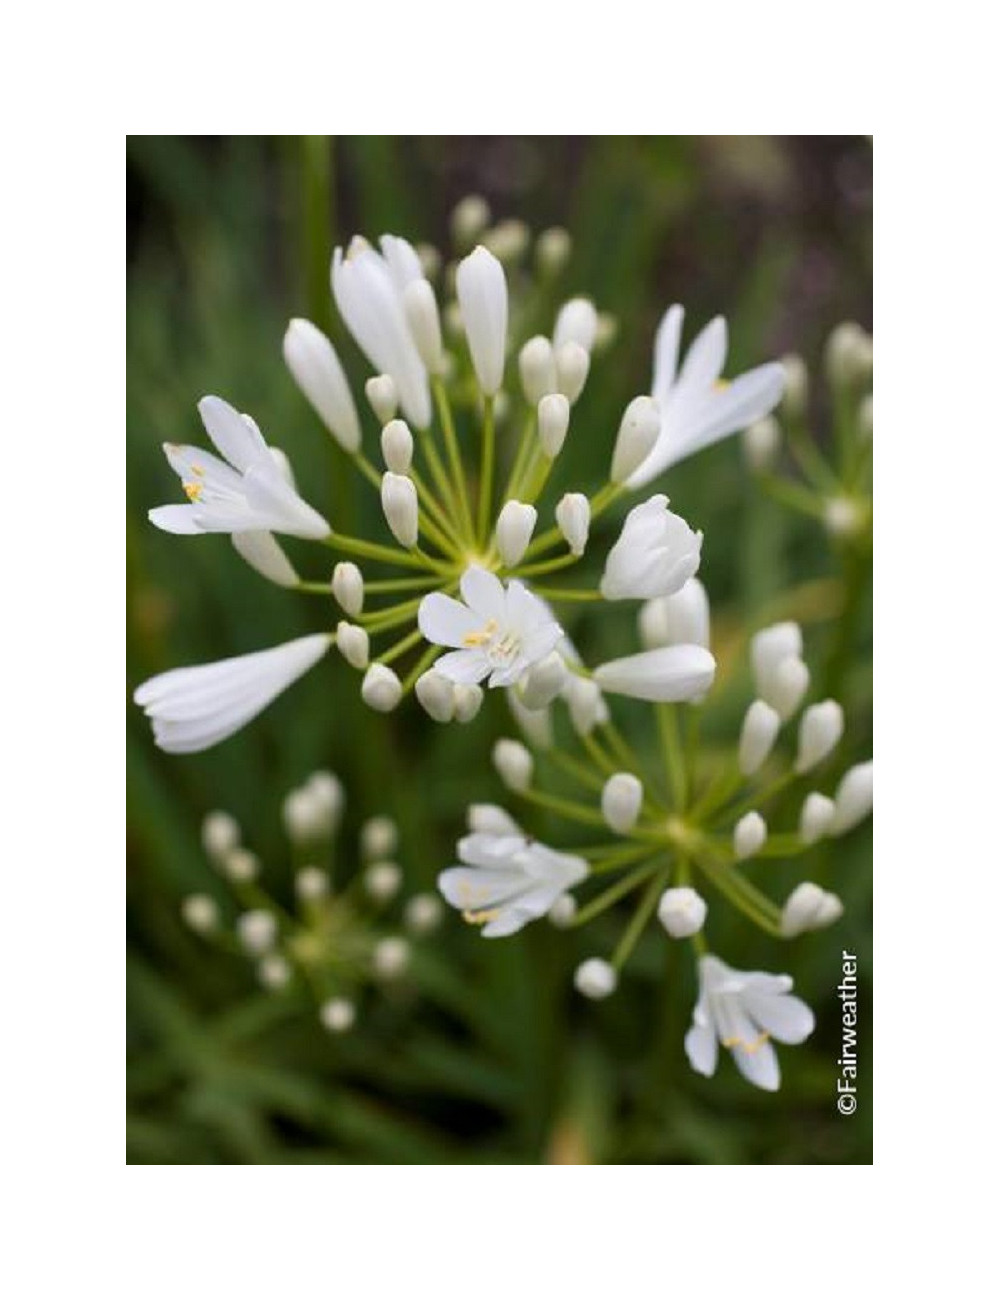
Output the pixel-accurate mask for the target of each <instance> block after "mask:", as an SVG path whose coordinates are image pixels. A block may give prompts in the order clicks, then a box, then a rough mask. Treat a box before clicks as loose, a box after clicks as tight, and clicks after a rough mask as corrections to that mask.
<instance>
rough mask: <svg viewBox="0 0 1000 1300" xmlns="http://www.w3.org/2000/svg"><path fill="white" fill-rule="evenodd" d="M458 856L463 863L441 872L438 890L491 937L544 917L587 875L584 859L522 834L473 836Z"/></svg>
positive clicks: (461, 842) (464, 842) (463, 842)
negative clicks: (559, 899) (554, 904)
mask: <svg viewBox="0 0 1000 1300" xmlns="http://www.w3.org/2000/svg"><path fill="white" fill-rule="evenodd" d="M458 856H459V859H460V860H461V862H462V863H463V864H464V865H463V866H455V867H449V868H448V869H447V870H446V871H442V872H441V874H440V875H439V876H438V888H439V889H440V891H441V893H442V894H443V895H444V897H445V899H446V900H447V901H448V902H449V903H450V904H451V905H452V907H457V908H459V909H461V911H462V914H463V916H464V917H465V919H466V920H467V921H469V922H470V923H471V924H474V925H482V926H483V935H484V937H485V938H487V939H499V938H501V937H502V936H504V935H508V934H515V933H516V932H517V931H518V930H520V929H521V928H522V927H523V926H525V925H527V923H528V922H529V921H534V920H537V918H538V917H540V916H545V914H546V913H547V912H548V911H549V909H550V908H551V907H552V905H553V903H554V902H555V901H556V899H557V898H559V897H561V896H562V895H563V894H564V893H565V892H566V890H567V889H571V888H572V887H573V886H574V885H576V884H578V883H579V882H580V881H581V880H583V878H584V876H586V874H587V864H586V862H585V861H584V860H583V858H578V857H575V856H574V855H573V854H570V853H558V852H556V850H555V849H550V848H548V847H547V846H546V845H544V844H540V843H539V842H538V841H537V840H529V839H526V838H525V836H523V835H518V834H493V833H491V832H474V833H473V834H471V835H466V836H465V837H464V838H463V839H461V840H459V843H458Z"/></svg>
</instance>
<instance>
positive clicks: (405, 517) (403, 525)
mask: <svg viewBox="0 0 1000 1300" xmlns="http://www.w3.org/2000/svg"><path fill="white" fill-rule="evenodd" d="M382 511H383V513H384V514H385V521H386V523H387V524H388V525H389V528H390V530H391V532H392V535H393V537H395V539H396V541H397V542H399V544H400V546H403V547H405V548H406V549H407V550H409V549H410V548H411V547H412V546H416V544H417V534H418V531H419V507H418V505H417V489H416V487H415V486H414V483H413V479H411V478H407V476H406V475H405V474H393V473H392V471H391V470H388V471H386V473H385V474H383V475H382Z"/></svg>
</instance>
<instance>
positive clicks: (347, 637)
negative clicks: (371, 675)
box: [336, 619, 369, 672]
mask: <svg viewBox="0 0 1000 1300" xmlns="http://www.w3.org/2000/svg"><path fill="white" fill-rule="evenodd" d="M336 640H337V649H338V650H339V651H340V653H341V654H342V655H343V656H344V658H345V659H346V660H347V662H348V663H349V664H350V665H351V667H352V668H357V669H358V671H359V672H362V671H363V670H364V669H365V668H367V667H368V652H369V647H368V633H367V632H366V631H365V629H364V628H363V627H358V625H357V624H356V623H347V622H345V621H344V620H343V619H341V620H340V622H339V623H338V624H337V636H336Z"/></svg>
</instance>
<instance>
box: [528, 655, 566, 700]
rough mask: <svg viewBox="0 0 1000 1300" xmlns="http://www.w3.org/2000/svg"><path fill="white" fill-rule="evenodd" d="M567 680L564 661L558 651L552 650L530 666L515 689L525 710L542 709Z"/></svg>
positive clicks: (558, 693)
mask: <svg viewBox="0 0 1000 1300" xmlns="http://www.w3.org/2000/svg"><path fill="white" fill-rule="evenodd" d="M568 680H569V669H568V668H567V667H566V660H565V659H564V658H563V657H562V655H561V654H560V653H559V651H558V650H553V651H552V652H551V654H548V655H546V656H545V658H544V659H542V660H540V661H539V662H538V663H536V664H532V666H531V667H530V668H529V669H528V671H527V672H526V673H525V674H524V676H523V677H522V678H521V680H520V682H519V683H518V685H517V688H516V689H517V691H518V693H519V695H520V699H521V703H522V704H523V705H524V706H525V708H526V709H529V710H537V709H544V708H545V707H546V705H548V704H551V703H552V701H553V700H554V699H555V698H556V696H557V695H560V694H561V693H562V691H563V689H564V687H565V686H566V683H567V681H568Z"/></svg>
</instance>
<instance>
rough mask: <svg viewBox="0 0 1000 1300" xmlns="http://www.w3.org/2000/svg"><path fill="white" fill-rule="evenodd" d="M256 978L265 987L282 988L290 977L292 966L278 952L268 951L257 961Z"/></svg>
mask: <svg viewBox="0 0 1000 1300" xmlns="http://www.w3.org/2000/svg"><path fill="white" fill-rule="evenodd" d="M257 978H258V979H259V980H260V982H261V984H263V986H264V988H266V989H272V990H273V989H283V988H285V986H286V985H287V984H288V982H289V980H290V979H291V978H292V968H291V967H290V966H289V964H288V962H287V961H285V959H284V957H282V955H281V953H280V952H269V953H268V954H267V956H265V957H262V958H261V960H260V961H259V962H258V963H257Z"/></svg>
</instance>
